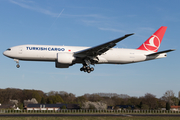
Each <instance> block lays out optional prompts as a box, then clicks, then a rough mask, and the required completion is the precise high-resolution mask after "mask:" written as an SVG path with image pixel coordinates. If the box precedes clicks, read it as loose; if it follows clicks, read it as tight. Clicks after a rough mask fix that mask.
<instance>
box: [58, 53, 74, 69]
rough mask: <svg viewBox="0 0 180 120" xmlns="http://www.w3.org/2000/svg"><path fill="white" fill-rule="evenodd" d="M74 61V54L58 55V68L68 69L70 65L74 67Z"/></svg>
mask: <svg viewBox="0 0 180 120" xmlns="http://www.w3.org/2000/svg"><path fill="white" fill-rule="evenodd" d="M74 59H75V57H74V56H73V54H72V53H67V52H60V53H57V61H56V67H57V68H68V67H69V66H70V65H72V63H73V60H74Z"/></svg>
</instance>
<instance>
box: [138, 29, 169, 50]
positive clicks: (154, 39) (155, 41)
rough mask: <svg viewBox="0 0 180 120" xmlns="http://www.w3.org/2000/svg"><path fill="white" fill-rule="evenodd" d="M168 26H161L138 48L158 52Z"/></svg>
mask: <svg viewBox="0 0 180 120" xmlns="http://www.w3.org/2000/svg"><path fill="white" fill-rule="evenodd" d="M166 29H167V27H166V26H161V27H160V28H159V29H158V30H157V31H156V32H155V33H154V34H153V35H151V37H149V38H148V39H147V40H146V41H145V42H144V43H143V44H142V45H141V46H140V47H139V48H138V50H146V51H154V52H157V51H158V49H159V47H160V44H161V41H162V39H163V36H164V33H165V32H166Z"/></svg>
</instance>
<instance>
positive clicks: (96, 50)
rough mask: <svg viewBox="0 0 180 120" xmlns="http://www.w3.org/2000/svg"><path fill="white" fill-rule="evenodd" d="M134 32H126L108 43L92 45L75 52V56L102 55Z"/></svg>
mask: <svg viewBox="0 0 180 120" xmlns="http://www.w3.org/2000/svg"><path fill="white" fill-rule="evenodd" d="M133 34H134V33H132V34H126V35H124V36H123V37H120V38H118V39H115V40H112V41H109V42H107V43H104V44H101V45H98V46H95V47H91V48H88V49H85V50H82V51H78V52H75V53H74V56H75V57H87V56H91V57H95V56H97V55H101V54H103V53H104V52H106V51H108V50H109V49H111V48H112V47H114V46H116V43H118V42H120V41H121V40H123V39H125V38H127V37H129V36H131V35H133Z"/></svg>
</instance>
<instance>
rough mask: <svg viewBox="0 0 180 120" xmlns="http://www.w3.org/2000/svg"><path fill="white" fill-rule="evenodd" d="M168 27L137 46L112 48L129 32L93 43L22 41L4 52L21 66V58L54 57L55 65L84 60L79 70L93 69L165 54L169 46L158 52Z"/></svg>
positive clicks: (35, 59) (152, 58)
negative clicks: (100, 42)
mask: <svg viewBox="0 0 180 120" xmlns="http://www.w3.org/2000/svg"><path fill="white" fill-rule="evenodd" d="M166 29H167V27H166V26H161V27H160V28H159V29H158V30H157V31H156V32H155V33H154V34H153V35H151V36H150V37H149V38H148V39H147V40H146V41H145V42H144V43H143V44H142V45H141V46H140V47H139V48H137V49H122V48H113V47H114V46H116V44H117V43H118V42H120V41H122V40H123V39H125V38H127V37H129V36H131V35H133V34H134V33H132V34H126V35H124V36H123V37H120V38H117V39H115V40H112V41H109V42H106V43H103V44H100V45H97V46H94V47H77V46H55V45H29V44H27V45H19V46H14V47H11V48H8V49H7V50H6V51H4V52H3V55H5V56H7V57H9V58H12V59H14V61H16V63H17V65H16V67H17V68H19V67H20V65H19V60H25V61H53V62H55V66H56V68H69V66H72V65H74V64H76V63H79V64H82V65H83V66H82V67H81V68H80V71H84V72H87V73H90V72H92V71H94V68H93V67H91V65H95V64H129V63H136V62H142V61H147V60H154V59H158V58H164V57H166V56H167V54H166V53H167V52H171V51H174V50H175V49H169V50H164V51H160V52H158V49H159V47H160V44H161V41H162V39H163V36H164V34H165V32H166Z"/></svg>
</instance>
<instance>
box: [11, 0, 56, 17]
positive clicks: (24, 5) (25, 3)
mask: <svg viewBox="0 0 180 120" xmlns="http://www.w3.org/2000/svg"><path fill="white" fill-rule="evenodd" d="M9 1H10V2H11V3H13V4H16V5H18V6H20V7H22V8H26V9H29V10H34V11H37V12H39V13H43V14H46V15H50V16H52V17H57V16H58V14H57V13H53V12H51V11H49V10H46V9H43V8H41V7H38V6H35V5H33V4H34V2H32V1H24V0H16V1H15V0H9ZM30 3H31V5H28V4H30Z"/></svg>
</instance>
